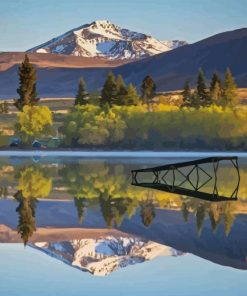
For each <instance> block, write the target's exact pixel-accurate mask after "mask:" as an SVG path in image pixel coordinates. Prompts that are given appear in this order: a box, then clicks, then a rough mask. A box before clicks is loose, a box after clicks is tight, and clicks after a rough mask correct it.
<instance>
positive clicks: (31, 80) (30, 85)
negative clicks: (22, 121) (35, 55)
mask: <svg viewBox="0 0 247 296" xmlns="http://www.w3.org/2000/svg"><path fill="white" fill-rule="evenodd" d="M18 75H19V88H18V89H17V93H18V94H19V96H20V98H19V99H18V100H16V101H15V106H16V108H17V109H19V110H22V109H23V107H24V106H26V105H29V106H30V105H35V104H37V101H38V99H37V92H36V80H37V77H36V69H35V68H34V67H33V65H32V64H31V63H30V61H29V58H28V56H27V55H25V58H24V61H23V62H22V64H21V66H20V67H19V71H18Z"/></svg>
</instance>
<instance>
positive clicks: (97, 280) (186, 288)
mask: <svg viewBox="0 0 247 296" xmlns="http://www.w3.org/2000/svg"><path fill="white" fill-rule="evenodd" d="M0 262H1V266H0V295H3V296H54V295H57V296H79V295H92V296H98V295H100V296H116V295H118V296H132V295H133V296H150V295H173V296H182V295H183V296H198V295H200V296H210V295H213V296H214V295H217V296H232V295H238V296H246V295H247V286H246V271H243V270H238V269H233V268H230V267H224V266H220V265H217V264H214V263H212V262H210V261H206V260H204V259H201V258H199V257H196V256H193V255H189V254H188V255H185V256H179V257H160V258H156V259H154V260H152V261H149V262H144V263H140V264H136V265H133V266H128V267H126V268H122V269H121V270H118V271H116V272H113V273H112V274H110V275H109V276H106V277H97V276H92V275H91V274H89V273H86V272H85V273H84V272H82V271H80V270H78V269H76V268H73V267H70V266H69V265H66V264H65V263H62V262H61V261H59V260H57V259H54V258H51V257H49V256H48V255H46V254H44V253H41V252H39V251H37V250H34V249H31V248H30V247H26V248H24V247H23V245H22V244H0Z"/></svg>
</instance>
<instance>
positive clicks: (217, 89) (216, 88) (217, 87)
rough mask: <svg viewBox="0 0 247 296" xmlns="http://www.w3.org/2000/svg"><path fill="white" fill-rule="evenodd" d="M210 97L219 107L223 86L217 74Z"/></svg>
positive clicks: (214, 77)
mask: <svg viewBox="0 0 247 296" xmlns="http://www.w3.org/2000/svg"><path fill="white" fill-rule="evenodd" d="M210 97H211V100H212V102H213V103H215V104H217V105H219V104H220V101H221V99H222V84H221V80H220V77H219V76H218V74H217V73H214V74H213V76H212V80H211V84H210Z"/></svg>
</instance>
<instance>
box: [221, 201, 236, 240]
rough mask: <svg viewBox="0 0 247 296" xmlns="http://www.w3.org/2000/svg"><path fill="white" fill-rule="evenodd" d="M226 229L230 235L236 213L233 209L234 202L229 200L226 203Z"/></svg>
mask: <svg viewBox="0 0 247 296" xmlns="http://www.w3.org/2000/svg"><path fill="white" fill-rule="evenodd" d="M223 216H224V229H225V234H226V236H229V234H230V231H231V228H232V225H233V223H234V220H235V214H234V211H233V209H232V204H231V202H227V203H225V205H224V214H223Z"/></svg>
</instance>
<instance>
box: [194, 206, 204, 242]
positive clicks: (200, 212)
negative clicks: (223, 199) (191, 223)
mask: <svg viewBox="0 0 247 296" xmlns="http://www.w3.org/2000/svg"><path fill="white" fill-rule="evenodd" d="M205 216H206V211H205V206H204V204H199V205H198V207H197V209H196V226H197V233H198V236H201V234H202V228H203V222H204V219H205Z"/></svg>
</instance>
